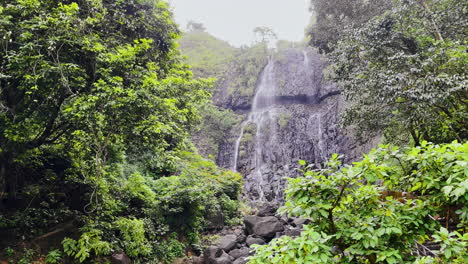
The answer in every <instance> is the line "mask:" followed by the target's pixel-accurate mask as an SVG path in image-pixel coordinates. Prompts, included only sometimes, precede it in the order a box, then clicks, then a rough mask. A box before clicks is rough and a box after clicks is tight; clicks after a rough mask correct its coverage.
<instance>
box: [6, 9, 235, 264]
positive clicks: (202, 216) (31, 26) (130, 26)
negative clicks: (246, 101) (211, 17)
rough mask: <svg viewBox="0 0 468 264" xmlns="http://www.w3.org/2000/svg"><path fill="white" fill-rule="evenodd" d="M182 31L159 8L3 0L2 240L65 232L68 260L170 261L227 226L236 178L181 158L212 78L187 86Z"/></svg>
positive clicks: (188, 156) (27, 255)
mask: <svg viewBox="0 0 468 264" xmlns="http://www.w3.org/2000/svg"><path fill="white" fill-rule="evenodd" d="M178 35H179V30H178V28H177V26H176V24H175V23H174V22H173V18H172V14H171V12H170V11H169V9H168V6H167V4H166V2H165V1H160V0H130V1H105V0H102V1H101V0H78V1H56V0H45V1H38V0H19V1H13V0H11V1H10V0H5V1H2V3H1V6H0V36H2V37H1V39H0V87H1V90H0V188H1V189H0V198H1V201H0V209H1V210H2V214H1V215H0V228H1V229H0V236H1V237H2V238H3V237H5V238H8V239H2V241H0V244H1V245H2V246H6V245H5V244H4V243H12V244H13V243H16V242H18V240H20V241H21V240H22V241H23V242H25V245H26V247H27V245H28V243H27V241H28V240H30V239H33V238H37V239H41V238H42V236H39V235H42V234H44V233H47V232H48V231H53V232H52V234H55V233H56V232H55V231H56V230H66V231H67V232H66V233H68V234H70V237H69V238H66V239H65V240H63V248H64V253H65V254H64V255H68V256H70V257H71V258H72V259H76V260H77V261H78V262H83V261H85V260H88V259H91V258H94V259H96V261H98V260H99V261H105V260H104V259H100V258H96V257H98V256H106V255H109V254H111V253H113V252H116V251H118V250H122V251H124V252H126V254H128V255H129V256H130V257H132V259H133V260H135V261H143V262H144V263H148V260H150V259H151V260H152V261H153V260H154V261H163V262H170V261H171V260H172V258H174V257H177V256H180V255H183V254H184V250H185V249H186V247H187V246H190V245H193V244H196V243H197V237H198V233H199V232H200V231H201V230H203V229H204V228H206V227H209V226H210V225H224V224H229V223H233V222H235V221H236V220H235V219H236V217H237V206H238V202H237V198H238V194H239V192H240V185H241V184H240V178H239V176H238V175H236V174H233V173H231V172H228V171H224V170H220V169H219V168H217V167H216V165H215V164H214V163H213V162H211V161H206V160H204V159H202V158H201V157H199V156H196V155H193V154H190V153H187V152H185V151H186V150H193V149H191V147H190V146H191V144H190V142H189V135H190V132H191V130H192V129H193V128H194V127H195V126H196V125H197V123H198V122H199V121H200V114H199V111H200V108H202V107H203V105H205V104H206V103H207V101H208V100H209V96H210V94H209V88H210V87H211V85H212V81H209V80H195V79H193V78H192V73H191V72H190V71H188V66H187V65H185V64H183V63H181V56H180V55H179V53H178V51H177V49H176V47H177V45H176V38H177V37H178ZM3 212H5V213H3ZM219 219H220V220H219ZM64 223H66V224H64ZM54 232H55V233H54ZM58 233H60V232H58ZM62 233H63V232H62ZM48 234H49V233H47V234H46V235H48ZM11 236H13V237H11ZM38 236H39V237H38ZM179 240H181V241H185V242H184V244H182V243H181V242H179ZM33 241H35V240H33ZM51 246H54V247H57V246H60V245H51ZM53 252H54V251H51V252H50V254H48V259H49V262H50V263H53V262H54V261H56V260H57V259H58V258H60V257H61V256H62V255H61V253H60V252H58V253H57V251H55V253H53ZM7 253H8V256H10V257H11V258H12V259H15V253H14V251H13V253H12V252H11V251H9V252H6V251H5V252H1V253H0V254H7ZM22 255H23V259H25V260H24V261H26V262H27V261H30V260H31V259H32V258H33V255H34V251H28V250H27V249H26V251H24V254H22ZM16 260H17V261H18V263H21V261H20V260H18V259H16Z"/></svg>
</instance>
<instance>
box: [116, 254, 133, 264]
mask: <svg viewBox="0 0 468 264" xmlns="http://www.w3.org/2000/svg"><path fill="white" fill-rule="evenodd" d="M111 263H112V264H131V263H132V261H131V260H130V258H129V257H128V256H127V255H125V253H114V254H112V257H111Z"/></svg>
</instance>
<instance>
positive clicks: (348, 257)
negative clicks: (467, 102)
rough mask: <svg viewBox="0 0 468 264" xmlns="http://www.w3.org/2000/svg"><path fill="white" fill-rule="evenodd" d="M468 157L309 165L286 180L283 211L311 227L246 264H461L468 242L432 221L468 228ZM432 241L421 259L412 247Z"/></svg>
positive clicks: (388, 151) (440, 151) (424, 149)
mask: <svg viewBox="0 0 468 264" xmlns="http://www.w3.org/2000/svg"><path fill="white" fill-rule="evenodd" d="M467 153H468V143H465V144H460V143H456V142H455V143H451V144H445V145H433V144H429V143H426V142H423V143H422V146H421V147H415V148H409V149H398V148H397V147H391V146H388V145H386V146H381V147H380V148H378V149H376V150H374V151H372V152H371V153H370V154H369V155H365V156H364V159H363V160H362V161H360V162H355V163H354V164H353V165H352V166H349V165H346V166H344V167H343V166H341V163H340V162H339V159H338V156H337V155H334V156H333V157H332V159H331V160H330V161H329V162H328V163H327V167H326V168H325V169H321V170H313V169H312V167H313V166H307V167H306V168H305V169H304V170H303V171H302V172H303V173H304V176H303V177H299V178H296V179H289V185H288V188H287V191H286V204H285V206H284V207H283V208H282V209H281V210H282V212H283V213H287V214H288V215H290V216H295V217H301V218H304V219H310V220H311V224H309V225H308V226H307V228H306V229H305V231H304V232H303V233H302V234H301V236H299V237H297V238H290V237H283V238H280V239H276V240H274V241H273V242H272V243H270V244H269V245H266V246H261V247H258V248H257V249H256V250H257V254H256V255H255V256H254V257H253V258H252V259H251V260H250V262H249V263H466V261H467V260H468V259H467V243H468V237H467V235H466V234H464V235H462V234H460V233H458V232H456V231H455V232H452V233H449V232H448V231H447V229H445V228H444V227H442V226H441V225H440V223H439V222H438V221H435V220H433V219H431V218H430V216H431V215H432V216H436V215H438V216H440V217H442V218H444V219H447V221H448V219H449V218H452V219H457V221H458V222H459V228H460V230H463V229H464V228H465V227H466V224H467V223H468V180H467V176H468V171H467V170H466V168H468V155H467ZM301 164H303V165H305V162H301ZM450 212H455V215H450ZM444 223H445V221H444ZM462 232H463V231H462ZM431 236H432V239H435V241H438V242H441V243H442V245H443V246H442V248H441V249H440V251H439V252H436V253H438V254H437V256H436V257H434V258H427V257H426V258H423V259H420V258H418V257H417V255H415V254H414V252H416V250H417V245H418V244H422V243H424V241H427V240H429V239H431V238H430V237H431ZM429 259H430V260H429Z"/></svg>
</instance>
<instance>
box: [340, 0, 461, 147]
mask: <svg viewBox="0 0 468 264" xmlns="http://www.w3.org/2000/svg"><path fill="white" fill-rule="evenodd" d="M421 3H424V4H421ZM466 8H467V3H466V2H464V1H454V0H443V1H422V2H421V1H415V0H414V1H396V2H395V6H394V8H393V9H392V10H391V11H389V12H387V13H386V14H385V16H382V17H377V18H375V19H373V20H372V21H370V22H369V23H366V24H365V25H363V26H362V27H360V28H356V29H352V30H350V31H349V32H347V34H345V35H343V38H342V40H341V41H340V42H339V44H338V45H337V47H336V49H335V50H334V52H333V53H332V54H331V58H332V61H333V62H334V65H333V66H332V68H333V71H334V76H333V79H334V80H335V81H337V82H339V83H340V84H341V85H342V87H343V90H344V95H345V97H346V99H347V101H348V102H349V104H350V107H349V108H348V109H347V110H346V113H345V115H344V123H345V124H346V125H352V126H354V127H356V128H357V129H359V130H361V131H365V132H367V133H368V132H378V133H380V132H383V133H384V134H385V135H386V139H387V140H389V141H393V142H395V143H397V141H400V143H401V142H403V143H408V142H409V141H408V139H411V141H412V142H413V143H414V144H416V145H418V144H419V143H420V142H421V140H427V141H430V142H451V141H453V140H455V139H456V140H459V141H464V140H466V139H467V138H468V127H467V126H466V122H465V120H466V119H467V117H468V111H467V110H468V109H467V104H466V102H467V100H468V90H467V87H468V85H467V69H466V66H465V64H466V60H467V56H468V54H467V53H466V42H467V37H466V34H465V32H466V26H467V25H468V20H467V19H466V16H465V15H464V13H463V12H464V11H463V10H466Z"/></svg>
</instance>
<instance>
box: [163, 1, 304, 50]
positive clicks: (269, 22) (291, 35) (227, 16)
mask: <svg viewBox="0 0 468 264" xmlns="http://www.w3.org/2000/svg"><path fill="white" fill-rule="evenodd" d="M168 2H169V3H171V6H172V7H173V11H174V14H175V19H176V21H177V23H178V24H179V25H180V26H181V29H184V30H185V26H186V25H187V22H188V21H189V20H194V21H196V22H201V23H203V24H204V25H205V27H206V28H207V31H208V32H209V33H211V34H213V35H214V36H216V37H218V38H220V39H223V40H226V41H228V42H229V43H231V44H233V45H235V46H240V45H242V44H251V43H252V41H254V40H255V36H254V34H253V29H254V28H255V27H257V26H267V27H270V28H272V29H273V30H274V31H275V33H276V34H277V35H278V37H279V39H285V40H292V41H300V40H302V39H303V37H304V29H305V27H306V26H307V24H308V22H309V18H310V13H309V12H308V6H309V0H168Z"/></svg>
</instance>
